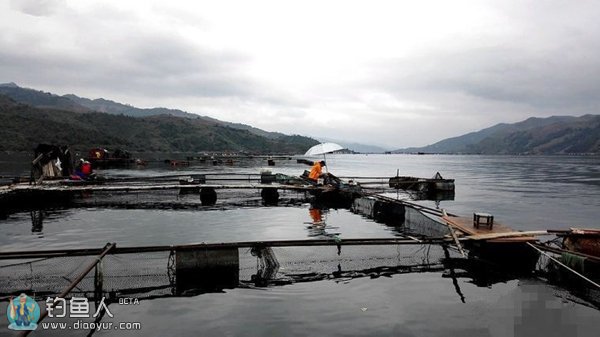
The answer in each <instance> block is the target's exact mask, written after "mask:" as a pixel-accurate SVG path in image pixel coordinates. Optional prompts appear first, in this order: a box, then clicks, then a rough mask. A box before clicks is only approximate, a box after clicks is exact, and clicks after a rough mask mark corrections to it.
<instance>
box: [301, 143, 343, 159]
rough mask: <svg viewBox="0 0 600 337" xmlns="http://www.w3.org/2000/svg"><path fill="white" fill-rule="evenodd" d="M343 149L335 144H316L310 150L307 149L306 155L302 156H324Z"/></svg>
mask: <svg viewBox="0 0 600 337" xmlns="http://www.w3.org/2000/svg"><path fill="white" fill-rule="evenodd" d="M343 149H344V148H343V147H342V146H341V145H340V144H336V143H321V144H317V145H315V146H313V147H311V148H310V149H308V151H306V153H305V154H304V155H305V156H318V155H321V154H323V155H324V154H326V153H331V152H335V151H338V150H343Z"/></svg>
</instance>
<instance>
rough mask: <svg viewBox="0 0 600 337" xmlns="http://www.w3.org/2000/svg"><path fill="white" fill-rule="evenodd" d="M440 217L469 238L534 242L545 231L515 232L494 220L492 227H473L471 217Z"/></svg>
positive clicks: (545, 232) (544, 233)
mask: <svg viewBox="0 0 600 337" xmlns="http://www.w3.org/2000/svg"><path fill="white" fill-rule="evenodd" d="M442 219H443V220H444V221H445V222H446V223H447V224H448V225H450V226H451V227H452V228H454V229H455V230H458V231H459V232H460V233H462V234H463V235H464V236H466V238H468V239H470V240H486V241H489V242H507V243H508V242H535V241H537V239H536V238H535V236H537V235H546V234H548V232H547V231H526V232H521V231H519V232H516V231H515V230H514V229H512V228H510V227H508V226H506V225H503V224H501V223H498V222H494V225H493V226H492V227H488V226H486V225H484V224H480V225H479V227H475V225H474V224H473V218H467V217H442Z"/></svg>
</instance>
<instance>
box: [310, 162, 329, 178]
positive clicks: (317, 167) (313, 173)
mask: <svg viewBox="0 0 600 337" xmlns="http://www.w3.org/2000/svg"><path fill="white" fill-rule="evenodd" d="M323 166H326V165H325V161H324V160H321V161H316V162H314V164H313V166H312V167H311V169H310V173H309V174H308V179H310V180H312V181H314V182H317V181H318V180H319V178H326V177H327V175H326V174H324V173H323Z"/></svg>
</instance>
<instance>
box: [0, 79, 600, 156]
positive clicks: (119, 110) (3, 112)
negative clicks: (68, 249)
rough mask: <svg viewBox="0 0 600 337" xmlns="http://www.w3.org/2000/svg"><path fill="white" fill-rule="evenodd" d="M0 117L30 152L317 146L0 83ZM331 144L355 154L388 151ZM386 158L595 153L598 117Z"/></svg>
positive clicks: (502, 131)
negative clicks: (47, 145)
mask: <svg viewBox="0 0 600 337" xmlns="http://www.w3.org/2000/svg"><path fill="white" fill-rule="evenodd" d="M0 116H1V117H3V119H4V120H5V121H6V122H5V123H3V124H4V125H3V127H2V128H0V137H1V139H4V142H3V143H1V144H0V150H29V149H31V148H32V147H33V146H35V145H36V144H37V143H38V142H51V141H53V142H58V143H60V144H75V145H77V146H81V147H94V146H104V147H113V148H114V147H115V146H118V147H123V148H125V149H128V150H133V151H145V150H148V151H249V152H256V153H303V152H304V151H305V150H306V149H308V148H309V147H310V146H312V145H315V144H317V143H318V141H317V140H315V139H312V138H309V137H304V136H299V135H293V136H289V135H285V134H283V133H279V132H269V131H265V130H261V129H258V128H255V127H253V126H250V125H246V124H241V123H231V122H225V121H221V120H218V119H214V118H211V117H208V116H200V115H196V114H192V113H189V112H185V111H182V110H177V109H168V108H151V109H143V108H137V107H134V106H131V105H127V104H122V103H118V102H114V101H111V100H107V99H103V98H99V99H93V100H92V99H89V98H84V97H79V96H76V95H73V94H69V95H63V96H59V95H55V94H52V93H48V92H43V91H39V90H35V89H29V88H22V87H19V86H18V85H17V84H15V83H5V84H0ZM123 123H124V125H123V127H122V126H121V124H123ZM23 126H26V128H23ZM49 130H52V132H49ZM83 133H85V134H83ZM59 140H60V141H59ZM320 140H321V141H332V140H331V139H325V138H323V139H320ZM335 142H337V143H340V144H342V145H344V147H346V148H348V149H350V150H353V151H356V152H371V153H373V152H374V153H376V152H384V151H385V150H386V149H384V148H381V147H376V146H370V145H364V144H357V143H348V142H343V141H338V140H335ZM392 152H394V153H417V152H421V153H465V154H575V153H577V154H581V153H595V154H597V153H600V115H584V116H580V117H573V116H553V117H548V118H536V117H532V118H528V119H526V120H524V121H521V122H518V123H513V124H506V123H501V124H497V125H494V126H492V127H489V128H486V129H483V130H480V131H476V132H471V133H467V134H465V135H462V136H458V137H452V138H447V139H444V140H441V141H439V142H437V143H435V144H431V145H427V146H423V147H411V148H405V149H399V150H395V151H392Z"/></svg>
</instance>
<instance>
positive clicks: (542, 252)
mask: <svg viewBox="0 0 600 337" xmlns="http://www.w3.org/2000/svg"><path fill="white" fill-rule="evenodd" d="M527 245H529V247H531V248H533V249H535V250H537V251H538V252H540V253H541V254H543V255H544V256H546V257H547V258H549V259H550V260H552V261H554V262H556V263H557V264H558V265H560V266H562V267H565V268H566V269H567V270H568V271H570V272H573V274H575V275H577V276H579V277H581V278H582V279H584V280H586V281H588V282H589V283H591V284H593V285H594V286H595V287H596V288H598V289H600V284H598V283H596V282H594V281H592V280H590V279H589V278H587V277H585V276H583V275H582V274H580V273H578V272H577V271H575V270H573V269H572V268H570V267H569V266H567V265H565V264H564V263H562V262H560V261H558V260H557V259H555V258H553V257H552V256H550V255H549V254H547V253H546V252H544V251H542V250H541V249H539V248H538V247H536V246H534V245H532V244H531V243H529V242H527Z"/></svg>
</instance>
